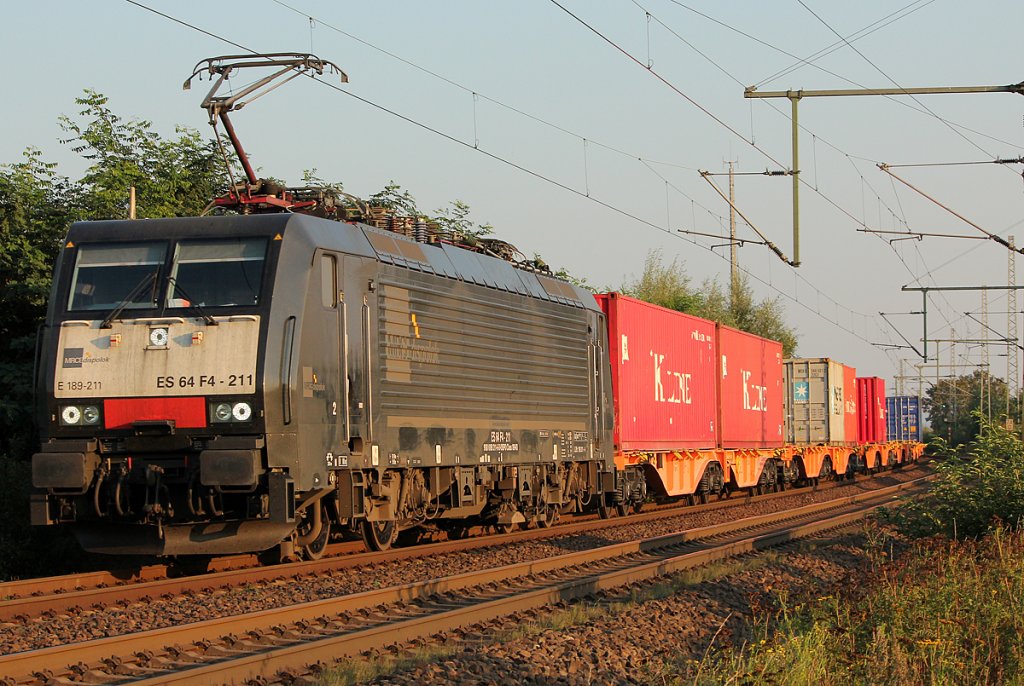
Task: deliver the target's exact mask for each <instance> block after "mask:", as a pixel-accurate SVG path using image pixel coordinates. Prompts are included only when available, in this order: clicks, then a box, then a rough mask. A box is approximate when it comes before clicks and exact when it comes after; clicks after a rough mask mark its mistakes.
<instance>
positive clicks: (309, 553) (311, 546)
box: [297, 505, 331, 560]
mask: <svg viewBox="0 0 1024 686" xmlns="http://www.w3.org/2000/svg"><path fill="white" fill-rule="evenodd" d="M313 507H320V505H313ZM312 528H313V523H312V522H311V521H309V518H308V517H307V518H306V519H303V520H302V522H301V523H300V524H299V528H298V532H297V533H298V534H299V538H300V539H301V538H302V537H303V536H304V535H308V534H309V533H311V529H312ZM330 540H331V519H330V517H328V516H327V510H326V509H325V508H322V509H321V510H320V533H319V534H317V537H316V538H314V539H313V540H312V541H310V542H309V543H306V544H305V545H303V546H301V547H300V548H299V550H300V551H302V555H303V556H304V557H305V558H306V559H307V560H319V559H320V558H321V557H323V556H324V551H325V550H327V543H328V541H330Z"/></svg>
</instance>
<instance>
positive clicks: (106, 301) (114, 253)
mask: <svg viewBox="0 0 1024 686" xmlns="http://www.w3.org/2000/svg"><path fill="white" fill-rule="evenodd" d="M166 255H167V244H166V243H162V242H161V243H157V242H149V243H94V244H87V245H82V246H80V247H79V249H78V259H77V261H76V262H75V273H74V275H73V276H72V280H71V298H70V301H69V302H68V309H69V310H109V309H111V308H113V307H117V306H118V305H119V304H120V303H123V302H124V301H125V300H126V299H129V296H131V298H130V299H129V300H128V302H124V307H126V308H140V307H153V306H155V305H156V298H157V295H156V292H157V286H158V280H157V279H156V278H155V277H156V276H157V275H158V273H159V271H160V267H162V266H163V264H164V259H165V257H166ZM146 282H149V285H148V286H147V287H143V284H144V283H146Z"/></svg>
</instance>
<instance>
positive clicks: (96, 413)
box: [82, 405, 100, 424]
mask: <svg viewBox="0 0 1024 686" xmlns="http://www.w3.org/2000/svg"><path fill="white" fill-rule="evenodd" d="M82 421H83V422H85V423H86V424H97V423H98V422H99V421H100V408H98V407H96V406H95V405H87V406H85V407H83V408H82Z"/></svg>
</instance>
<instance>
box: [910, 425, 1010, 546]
mask: <svg viewBox="0 0 1024 686" xmlns="http://www.w3.org/2000/svg"><path fill="white" fill-rule="evenodd" d="M976 420H977V421H978V422H979V425H980V427H981V430H980V433H979V434H978V437H977V439H976V440H975V441H974V442H973V443H971V444H970V445H969V446H968V447H967V451H966V453H964V452H963V451H962V450H960V449H951V448H950V446H949V444H948V443H946V442H945V441H944V440H942V439H941V438H937V439H934V440H933V442H932V445H931V450H932V452H934V453H935V454H936V455H938V456H939V457H942V458H943V459H941V460H939V461H937V462H936V465H935V471H936V473H937V474H938V479H937V480H936V482H935V484H934V485H933V486H932V489H931V491H930V493H929V494H928V495H927V496H926V497H925V498H922V499H919V500H915V501H912V502H909V503H907V504H905V505H903V506H901V507H900V508H899V509H897V510H896V511H895V512H893V513H892V515H891V516H892V517H893V518H894V520H895V521H896V522H897V523H899V524H900V525H901V526H902V527H904V528H905V529H906V530H907V531H908V532H909V533H911V534H913V535H918V536H920V535H932V534H944V535H946V536H953V537H960V538H973V537H977V536H982V535H984V534H986V533H988V532H989V531H991V530H992V529H993V528H994V527H995V528H998V527H1000V526H1010V527H1014V528H1017V527H1019V526H1020V525H1021V522H1022V518H1024V443H1022V442H1021V439H1020V437H1019V436H1018V435H1017V434H1016V433H1014V432H1011V431H1008V430H1006V429H1005V428H1003V427H1001V426H998V425H994V424H990V423H989V422H988V420H986V419H985V418H983V417H981V416H980V414H979V415H978V416H977V417H976Z"/></svg>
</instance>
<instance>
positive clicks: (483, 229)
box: [433, 200, 494, 239]
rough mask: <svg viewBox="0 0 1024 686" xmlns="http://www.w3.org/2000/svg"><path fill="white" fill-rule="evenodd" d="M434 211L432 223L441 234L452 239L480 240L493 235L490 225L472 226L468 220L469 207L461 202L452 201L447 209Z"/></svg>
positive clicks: (492, 228) (470, 220) (471, 221)
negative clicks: (435, 212) (435, 214)
mask: <svg viewBox="0 0 1024 686" xmlns="http://www.w3.org/2000/svg"><path fill="white" fill-rule="evenodd" d="M436 211H437V216H435V217H433V222H434V223H435V224H437V226H438V227H439V228H440V229H441V232H442V233H444V234H446V235H448V236H451V237H452V238H457V239H465V238H480V237H482V236H488V235H490V234H492V233H494V227H493V226H491V225H490V224H474V223H473V220H472V219H470V218H469V205H467V204H466V203H464V202H462V201H461V200H453V201H452V202H451V203H449V204H448V207H441V208H438V209H437V210H436Z"/></svg>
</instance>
